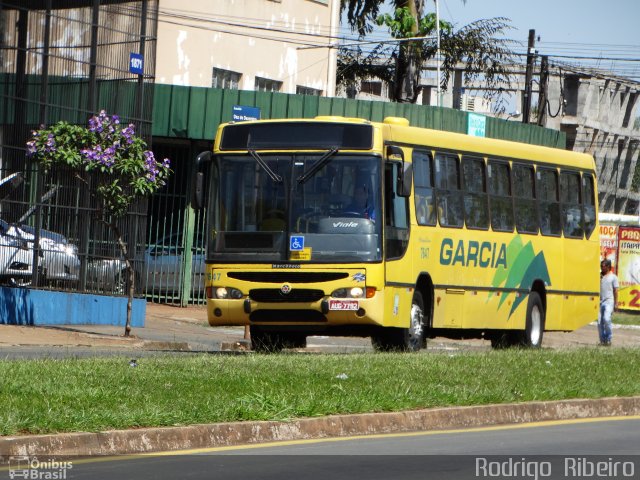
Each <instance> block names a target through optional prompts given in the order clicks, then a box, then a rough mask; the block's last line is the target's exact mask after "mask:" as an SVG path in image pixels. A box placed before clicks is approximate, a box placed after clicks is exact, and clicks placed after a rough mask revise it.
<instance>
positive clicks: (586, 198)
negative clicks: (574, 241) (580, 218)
mask: <svg viewBox="0 0 640 480" xmlns="http://www.w3.org/2000/svg"><path fill="white" fill-rule="evenodd" d="M582 208H583V211H584V233H585V235H586V237H587V238H589V237H590V236H591V234H592V233H593V231H594V230H595V228H596V196H595V190H594V188H593V175H590V174H588V173H585V174H583V175H582Z"/></svg>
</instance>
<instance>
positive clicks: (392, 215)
mask: <svg viewBox="0 0 640 480" xmlns="http://www.w3.org/2000/svg"><path fill="white" fill-rule="evenodd" d="M401 169H402V163H401V162H388V163H387V164H386V166H385V178H384V203H385V209H384V258H385V285H386V286H385V325H387V326H397V327H408V326H409V315H410V310H411V300H412V298H413V287H414V280H415V279H414V278H413V273H412V272H413V269H412V260H413V259H412V258H411V252H410V251H407V247H408V246H409V198H408V197H402V196H400V195H399V192H398V177H399V175H400V172H401V171H402V170H401Z"/></svg>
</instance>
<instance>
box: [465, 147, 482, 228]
mask: <svg viewBox="0 0 640 480" xmlns="http://www.w3.org/2000/svg"><path fill="white" fill-rule="evenodd" d="M462 176H463V179H464V216H465V220H466V222H467V227H468V228H482V229H487V228H489V205H488V202H487V199H488V197H487V176H486V172H485V168H484V160H483V159H482V158H473V157H462Z"/></svg>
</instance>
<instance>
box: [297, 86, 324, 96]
mask: <svg viewBox="0 0 640 480" xmlns="http://www.w3.org/2000/svg"><path fill="white" fill-rule="evenodd" d="M296 94H297V95H313V96H315V97H321V96H322V90H318V89H317V88H309V87H303V86H302V85H298V86H297V87H296Z"/></svg>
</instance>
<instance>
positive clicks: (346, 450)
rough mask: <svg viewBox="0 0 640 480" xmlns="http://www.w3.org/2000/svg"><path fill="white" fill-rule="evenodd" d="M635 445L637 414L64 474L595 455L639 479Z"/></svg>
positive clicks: (144, 461) (467, 469)
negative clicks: (628, 416) (634, 415)
mask: <svg viewBox="0 0 640 480" xmlns="http://www.w3.org/2000/svg"><path fill="white" fill-rule="evenodd" d="M638 445H640V416H637V417H631V418H615V419H586V420H580V421H557V422H544V423H538V424H525V425H517V426H503V427H487V428H477V429H471V430H456V431H448V432H447V431H444V432H437V431H432V432H422V433H420V432H418V433H408V434H392V435H377V436H372V437H355V438H341V439H331V440H324V441H295V442H282V443H281V444H275V445H271V446H269V445H258V446H245V447H242V448H230V447H227V448H214V449H210V450H201V451H197V452H196V451H192V452H182V455H176V454H175V453H174V454H169V455H158V456H147V457H142V456H138V457H129V458H108V459H89V460H88V461H87V463H81V462H77V463H75V464H74V465H73V467H72V469H71V470H69V471H68V472H67V477H66V478H69V479H75V478H77V479H89V478H90V479H95V480H101V479H113V478H135V479H140V480H144V479H154V480H156V479H157V480H160V479H174V478H189V479H194V480H196V479H211V478H224V479H225V480H227V479H243V480H246V479H247V478H259V479H278V480H282V479H285V478H287V479H288V478H297V477H304V478H305V479H306V480H316V479H317V480H320V479H322V480H327V479H332V480H333V479H353V478H366V479H367V480H376V479H413V478H416V479H417V478H420V479H426V478H429V479H445V478H446V479H467V478H469V479H470V478H474V479H477V478H483V477H486V478H490V477H496V476H498V477H500V478H552V479H556V478H586V477H593V476H594V475H589V470H588V469H592V468H595V466H597V463H596V462H601V463H600V465H601V468H604V469H605V470H604V471H605V473H607V475H604V476H602V475H600V476H598V478H626V473H631V475H632V476H631V477H629V478H638V476H640V455H639V453H640V447H638ZM96 460H98V461H96ZM509 468H511V469H514V468H515V469H518V468H519V469H520V473H521V472H522V469H526V471H525V474H524V475H522V474H517V475H512V474H510V473H509V472H510V471H507V470H506V469H509ZM614 468H617V470H616V471H615V472H614V471H613V469H614ZM511 472H513V470H511ZM534 472H538V476H537V477H536V476H534V475H533V473H534ZM496 473H498V475H496Z"/></svg>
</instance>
